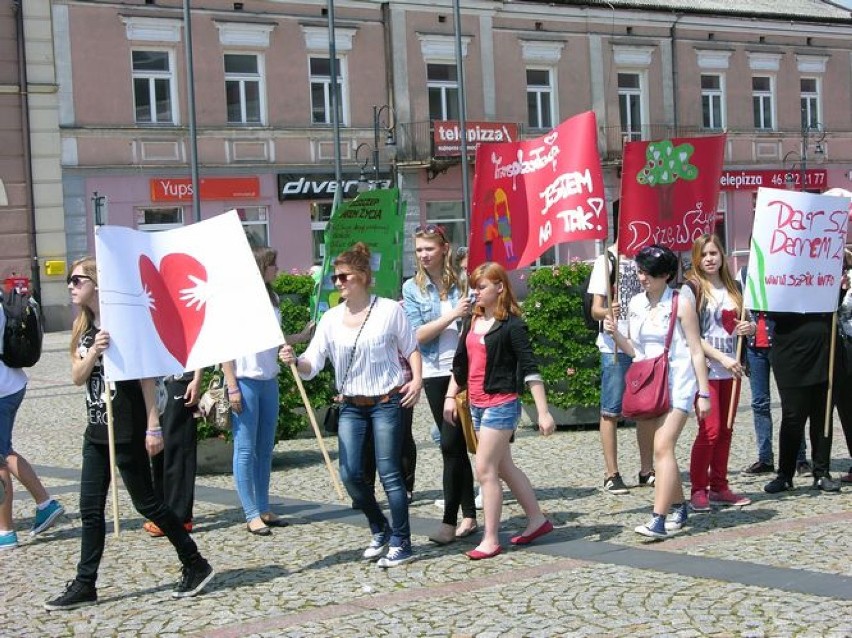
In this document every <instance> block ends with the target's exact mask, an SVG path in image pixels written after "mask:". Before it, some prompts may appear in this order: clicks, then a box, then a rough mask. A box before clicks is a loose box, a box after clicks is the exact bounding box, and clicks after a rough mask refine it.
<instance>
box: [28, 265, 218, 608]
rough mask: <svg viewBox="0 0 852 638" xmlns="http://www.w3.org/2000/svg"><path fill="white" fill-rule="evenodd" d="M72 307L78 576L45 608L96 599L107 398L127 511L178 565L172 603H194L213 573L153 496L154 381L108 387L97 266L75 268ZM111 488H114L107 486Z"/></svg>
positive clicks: (157, 442) (106, 475)
mask: <svg viewBox="0 0 852 638" xmlns="http://www.w3.org/2000/svg"><path fill="white" fill-rule="evenodd" d="M68 289H69V291H70V293H71V303H72V304H74V305H75V306H78V307H79V308H80V314H79V315H78V316H77V318H76V319H75V320H74V326H73V329H72V332H71V380H72V381H73V382H74V384H75V385H84V384H85V386H86V408H87V412H88V426H87V427H86V433H85V436H84V438H83V455H82V456H83V467H82V470H81V473H80V474H81V475H80V518H81V520H82V524H83V531H82V539H81V547H80V562H79V563H78V564H77V576H76V578H75V579H74V580H71V581H69V582H68V584H67V586H66V589H65V592H63V593H62V594H61V595H60V596H58V597H57V598H55V599H53V600H50V601H48V602H46V603H45V605H44V608H45V609H47V610H48V611H58V610H70V609H77V608H78V607H83V606H85V605H93V604H95V603H96V602H97V600H98V594H97V589H96V587H95V583H96V581H97V577H98V567H99V566H100V562H101V557H102V556H103V552H104V541H105V537H106V521H105V518H104V509H105V507H106V499H107V490H108V489H109V483H110V467H111V463H112V459H110V454H109V445H108V440H107V428H108V427H109V425H108V423H107V409H106V403H107V397H106V393H107V392H109V393H111V401H112V420H113V423H112V427H113V428H114V432H115V443H116V445H115V463H116V465H117V466H118V470H119V472H121V478H122V480H123V482H124V486H125V487H126V488H127V491H128V493H129V494H130V498H131V499H132V500H133V506H134V507H135V508H136V510H137V511H138V512H139V513H140V514H142V515H143V516H144V517H145V518H147V519H149V520H151V521H153V522H154V523H155V524H156V525H157V526H158V527H159V528H160V529H161V530H163V532H165V535H166V536H167V537H168V539H169V541H170V542H171V544H172V545H173V546H174V548H175V550H176V551H177V554H178V558H179V559H180V562H181V564H182V565H183V572H182V577H181V580H180V582H179V583H178V585H177V587H176V588H175V589H174V591H173V592H172V595H173V596H174V597H175V598H183V597H188V596H195V595H196V594H198V593H199V592H200V591H201V590H202V589H203V588H204V587H205V585H207V583H208V582H210V580H211V579H212V578H213V574H214V572H213V568H212V567H211V566H210V564H209V563H208V562H207V561H206V560H205V559H204V558H203V557H202V556H201V554H200V553H199V552H198V547H197V546H196V545H195V542H194V541H193V540H192V538H191V537H190V535H189V533H188V532H187V531H186V530H185V529H184V526H183V521H181V520H180V519H179V518H178V517H177V516H176V515H175V514H174V512H172V511H171V510H170V509H169V508H168V507H167V506H166V505H165V504H164V503H163V501H162V500H160V499H159V498H158V497H157V496H156V494H155V493H154V488H153V485H152V482H151V467H150V464H149V455H150V456H153V455H155V454H158V453H160V452H161V451H162V449H163V437H162V430H161V429H160V421H159V412H158V410H157V405H156V396H155V393H156V390H155V387H154V379H142V380H139V381H118V382H117V383H115V384H114V385H113V384H109V385H107V384H106V383H105V379H104V373H103V372H104V368H103V361H102V354H103V352H104V350H106V349H107V348H108V347H109V333H107V331H106V330H103V329H102V328H101V326H100V302H99V298H98V273H97V269H96V267H95V260H94V259H92V258H91V257H85V258H83V259H80V260H78V261H76V262H74V263H73V264H72V266H71V274H70V275H69V277H68ZM113 489H117V486H115V485H113Z"/></svg>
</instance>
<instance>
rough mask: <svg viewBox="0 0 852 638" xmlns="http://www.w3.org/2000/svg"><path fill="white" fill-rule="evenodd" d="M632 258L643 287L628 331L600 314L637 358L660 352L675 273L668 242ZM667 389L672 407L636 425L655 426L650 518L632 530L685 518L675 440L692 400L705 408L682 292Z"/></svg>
mask: <svg viewBox="0 0 852 638" xmlns="http://www.w3.org/2000/svg"><path fill="white" fill-rule="evenodd" d="M635 261H636V267H637V270H638V271H639V283H640V284H641V285H642V289H643V292H641V293H639V294H637V295H635V296H634V297H633V299H631V300H630V304H629V306H628V334H626V335H623V334H621V332H619V330H618V326H617V325H616V324H614V323H613V322H612V320H611V319H610V318H609V317H606V318H605V319H604V330H605V331H606V332H607V333H608V334H611V335H612V336H613V338H614V339H615V342H616V344H617V346H618V349H619V350H621V351H622V352H625V353H627V354H628V355H630V356H632V357H633V358H634V360H636V361H641V360H643V359H649V358H653V357H656V356H658V355H660V354H661V353H662V352H663V349H664V345H665V340H666V334H667V333H668V329H669V319H670V317H671V313H672V298H673V295H674V291H672V289H671V288H669V286H668V284H669V282H670V281H671V280H672V279H674V276H675V274H676V273H677V257H675V255H674V253H673V252H672V251H671V250H669V249H668V248H665V247H663V246H658V245H653V246H646V247H645V248H643V249H642V250H640V251H639V253H638V254H637V255H636V258H635ZM696 379H697V384H696ZM696 386H697V389H698V399H697V400H696V398H695V392H696ZM669 393H670V396H671V404H672V407H671V409H670V410H669V411H668V412H667V413H666V414H663V415H662V416H659V417H657V418H655V419H649V420H648V421H649V423H645V422H642V423H641V424H639V423H637V427H649V426H650V427H653V428H654V466H655V470H656V482H655V488H656V489H655V490H654V512H653V517H652V518H651V520H650V522H648V523H647V524H645V525H640V526H639V527H637V528H636V529H635V531H636V533H637V534H642V535H643V536H648V537H651V538H666V536H667V535H668V534H667V531H666V530H678V529H680V528H681V527H682V526H683V524H684V522H686V517H687V506H686V499H685V498H684V496H683V485H682V484H681V481H680V470H679V469H678V466H677V459H676V458H675V446H676V444H677V439H678V437H679V436H680V433H681V430H683V426H684V424H685V423H686V417H687V416H688V415H689V412H690V410H691V409H692V406H693V404H695V409H696V413H697V415H698V417H699V418H701V419H704V418H706V417H707V415H708V414H709V413H710V389H709V387H708V382H707V363H706V361H705V359H704V351H703V350H702V349H701V338H700V336H699V334H698V318H697V316H696V314H695V306H693V305H692V303H691V302H690V301H689V300H688V299H683V298H681V299H678V303H677V322H676V324H675V330H674V334H673V335H672V343H671V348H670V349H669ZM672 507H674V513H673V514H672V516H671V517H670V518H669V520H668V521H667V520H666V514H667V513H668V512H669V509H670V508H672Z"/></svg>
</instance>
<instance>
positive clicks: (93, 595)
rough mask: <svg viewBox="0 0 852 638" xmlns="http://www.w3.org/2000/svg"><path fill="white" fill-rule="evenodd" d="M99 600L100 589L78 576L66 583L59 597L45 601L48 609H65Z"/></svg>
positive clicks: (84, 605)
mask: <svg viewBox="0 0 852 638" xmlns="http://www.w3.org/2000/svg"><path fill="white" fill-rule="evenodd" d="M97 602H98V590H97V589H95V586H94V585H87V584H86V583H81V582H80V581H79V580H77V579H76V578H75V579H74V580H69V581H68V582H67V583H65V591H64V592H63V593H62V595H60V596H59V597H57V598H54V599H53V600H48V601H47V602H46V603H44V608H45V609H46V610H47V611H63V610H66V609H68V610H70V609H77V608H79V607H86V606H87V605H95V604H97Z"/></svg>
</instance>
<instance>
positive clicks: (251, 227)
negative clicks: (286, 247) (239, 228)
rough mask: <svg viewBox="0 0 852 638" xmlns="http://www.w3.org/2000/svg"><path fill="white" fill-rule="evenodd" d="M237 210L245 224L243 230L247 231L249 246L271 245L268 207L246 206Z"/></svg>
mask: <svg viewBox="0 0 852 638" xmlns="http://www.w3.org/2000/svg"><path fill="white" fill-rule="evenodd" d="M236 210H237V215H239V217H240V222H242V224H243V230H244V231H246V237H247V238H248V242H249V246H251V247H252V248H257V247H258V246H269V221H268V207H266V206H246V207H244V208H237V209H236Z"/></svg>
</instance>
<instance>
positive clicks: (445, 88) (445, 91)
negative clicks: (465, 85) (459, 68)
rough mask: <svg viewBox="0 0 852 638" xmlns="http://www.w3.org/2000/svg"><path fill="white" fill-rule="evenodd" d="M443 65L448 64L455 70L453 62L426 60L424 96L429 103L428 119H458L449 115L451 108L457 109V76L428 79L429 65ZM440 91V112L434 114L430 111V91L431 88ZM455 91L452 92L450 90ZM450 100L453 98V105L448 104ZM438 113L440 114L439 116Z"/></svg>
mask: <svg viewBox="0 0 852 638" xmlns="http://www.w3.org/2000/svg"><path fill="white" fill-rule="evenodd" d="M430 64H434V65H439V64H440V65H443V66H448V67H450V68H452V69H453V70H455V68H456V67H455V62H447V61H443V60H427V61H426V97H427V99H428V103H429V119H430V120H454V119H458V118H457V117H450V115H451V110H452V109H454V110H455V111H458V92H459V80H458V76H457V77H456V79H455V80H430V79H429V65H430ZM433 89H434V90H437V91H440V95H441V113H440V114H434V113H432V98H431V93H432V90H433ZM453 91H454V92H455V93H452V92H453ZM450 100H453V103H454V106H452V107H451V106H450ZM439 115H440V116H439Z"/></svg>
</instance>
